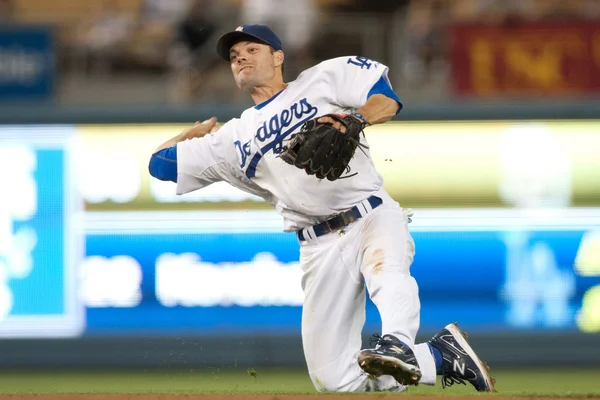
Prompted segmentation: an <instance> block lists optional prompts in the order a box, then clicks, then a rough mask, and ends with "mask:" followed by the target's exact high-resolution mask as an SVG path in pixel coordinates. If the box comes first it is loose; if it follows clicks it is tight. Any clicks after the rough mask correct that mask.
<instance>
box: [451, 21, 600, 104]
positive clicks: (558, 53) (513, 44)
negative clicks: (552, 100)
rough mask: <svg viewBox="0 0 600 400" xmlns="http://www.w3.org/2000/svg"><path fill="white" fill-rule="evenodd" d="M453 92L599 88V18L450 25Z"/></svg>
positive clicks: (546, 91) (574, 91)
mask: <svg viewBox="0 0 600 400" xmlns="http://www.w3.org/2000/svg"><path fill="white" fill-rule="evenodd" d="M451 33H452V35H451V37H452V52H451V58H452V60H451V68H452V86H453V91H454V93H455V94H457V95H476V96H499V95H501V96H510V95H540V94H544V95H572V94H590V93H600V23H587V22H582V23H580V22H577V23H525V24H519V25H511V26H486V25H457V26H454V27H453V28H452V32H451Z"/></svg>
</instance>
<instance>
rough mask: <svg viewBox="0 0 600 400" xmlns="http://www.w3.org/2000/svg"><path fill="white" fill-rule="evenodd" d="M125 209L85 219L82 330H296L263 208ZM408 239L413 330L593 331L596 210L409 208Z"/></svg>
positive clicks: (273, 231) (290, 239)
mask: <svg viewBox="0 0 600 400" xmlns="http://www.w3.org/2000/svg"><path fill="white" fill-rule="evenodd" d="M123 214H124V213H104V212H98V213H89V214H88V217H87V219H86V226H87V229H86V246H87V256H86V259H85V260H84V262H83V264H82V268H81V270H80V272H81V274H82V275H81V278H82V280H81V282H80V283H81V285H80V289H81V291H82V292H81V293H82V298H83V300H84V301H85V303H86V305H87V307H88V311H87V333H88V334H91V335H101V334H109V333H110V334H116V333H122V334H136V335H138V334H141V335H144V334H174V335H179V334H185V333H188V334H263V333H269V334H285V333H298V332H299V330H300V321H301V318H300V316H301V305H302V302H303V294H302V291H301V287H300V281H301V276H302V271H301V270H300V267H299V264H298V258H299V248H298V243H297V239H296V237H295V235H294V234H292V233H283V232H281V227H280V223H281V221H280V218H279V217H278V216H277V215H276V214H275V213H274V212H271V211H254V212H234V211H203V212H195V213H192V212H167V213H151V214H149V215H147V216H144V217H140V216H138V215H137V214H134V213H127V214H126V215H123ZM411 231H412V234H413V236H414V239H415V244H416V256H415V259H414V263H413V265H412V268H411V271H412V274H413V276H414V277H415V279H416V280H417V282H418V284H419V294H420V299H421V307H422V314H421V328H422V329H425V330H431V331H433V330H437V329H439V328H440V327H441V326H443V325H444V324H446V323H448V322H451V321H459V322H460V323H461V326H462V327H464V328H465V329H468V330H469V331H480V332H486V331H494V332H496V333H498V332H502V331H509V330H531V329H535V330H581V331H585V332H596V331H600V314H598V310H599V309H600V298H598V294H597V293H598V291H600V208H591V209H567V210H562V211H557V210H550V211H546V212H540V211H523V212H517V211H512V210H492V209H487V210H469V209H465V210H456V209H455V210H416V212H415V217H414V222H413V223H412V224H411ZM380 323H381V322H380V319H379V315H378V313H377V310H376V308H375V306H374V305H373V304H372V303H370V302H369V303H368V306H367V324H366V326H365V329H367V330H370V331H373V332H378V331H379V329H380Z"/></svg>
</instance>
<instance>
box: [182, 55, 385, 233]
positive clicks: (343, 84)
mask: <svg viewBox="0 0 600 400" xmlns="http://www.w3.org/2000/svg"><path fill="white" fill-rule="evenodd" d="M387 74H388V68H387V67H386V66H385V65H382V64H380V63H378V62H375V61H372V60H369V59H366V58H363V57H355V56H351V57H340V58H335V59H331V60H327V61H324V62H322V63H320V64H318V65H316V66H314V67H312V68H310V69H307V70H305V71H304V72H302V74H300V76H299V77H298V78H297V79H296V80H295V81H292V82H290V83H289V84H288V86H287V88H285V89H284V90H282V91H280V92H279V93H277V94H276V95H275V96H273V97H272V98H271V99H269V100H267V101H265V102H263V103H261V104H259V105H257V106H254V107H251V108H249V109H247V110H245V111H244V112H243V113H242V115H241V116H240V118H235V119H232V120H231V121H229V122H227V123H226V124H224V125H223V126H222V127H221V129H220V130H219V131H217V132H215V133H212V134H210V135H207V136H205V137H203V138H196V139H192V140H186V141H183V142H180V143H178V144H177V194H184V193H188V192H191V191H194V190H196V189H200V188H202V187H205V186H207V185H210V184H211V183H214V182H217V181H226V182H228V183H230V184H231V185H233V186H235V187H237V188H239V189H241V190H244V191H246V192H249V193H252V194H255V195H257V196H260V197H262V198H263V199H265V201H267V202H268V203H270V204H271V205H273V206H274V207H275V209H276V210H277V212H279V214H280V215H281V216H282V217H283V219H284V230H285V231H292V230H297V229H301V228H305V227H307V226H310V225H313V224H315V223H318V222H321V221H323V219H324V218H325V217H327V216H330V215H332V214H335V213H338V212H341V211H345V210H347V209H349V208H352V207H353V206H354V205H356V204H357V203H358V202H360V201H362V200H364V199H366V198H367V197H369V196H370V195H372V194H376V193H381V192H382V191H383V189H382V186H383V180H382V178H381V176H380V175H379V173H378V172H377V171H376V170H375V166H374V164H373V161H372V160H371V158H370V155H369V151H368V150H367V149H364V150H365V152H364V153H363V151H361V150H360V149H357V151H356V153H355V155H354V158H353V159H352V161H351V162H350V164H349V166H350V169H349V171H346V173H345V174H344V175H342V177H341V178H340V179H338V180H337V181H333V182H331V181H328V180H327V179H322V180H320V179H317V178H316V177H315V176H314V175H308V174H306V172H304V171H303V170H301V169H299V168H296V167H294V166H292V165H289V164H287V163H285V162H284V161H282V160H281V159H280V158H279V157H278V155H279V153H281V151H282V149H283V146H284V145H285V144H286V142H287V141H288V140H289V139H290V135H291V134H292V133H294V132H297V131H299V130H300V128H301V127H302V125H303V124H304V123H305V122H306V121H308V120H310V119H313V118H316V117H318V116H321V115H324V114H328V113H340V112H341V113H347V112H351V111H352V110H354V109H356V108H359V107H361V106H362V105H364V104H365V103H366V101H367V96H368V94H369V91H370V90H371V88H372V87H373V85H374V84H375V83H377V82H378V81H379V80H380V79H381V78H382V77H383V78H384V79H385V80H386V81H388V84H389V80H388V77H387ZM390 86H391V85H390ZM361 141H362V142H363V143H364V144H367V142H366V140H365V138H364V137H362V138H361Z"/></svg>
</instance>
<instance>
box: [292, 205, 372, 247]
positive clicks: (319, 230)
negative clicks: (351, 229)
mask: <svg viewBox="0 0 600 400" xmlns="http://www.w3.org/2000/svg"><path fill="white" fill-rule="evenodd" d="M367 201H368V202H369V204H370V205H371V208H377V207H379V206H380V205H381V204H382V203H383V200H381V199H380V198H379V197H377V196H371V197H369V198H368V199H367ZM361 217H362V214H361V213H360V211H359V210H358V206H354V207H352V208H351V209H349V210H348V211H344V212H341V213H339V214H337V215H336V216H334V217H332V218H330V219H328V220H325V221H323V222H321V223H320V224H317V225H313V227H312V228H313V231H314V232H315V235H316V237H319V236H323V235H325V234H327V233H331V232H334V231H337V230H339V229H342V228H343V227H345V226H347V225H349V224H350V223H352V222H354V221H356V220H357V219H359V218H361ZM304 229H306V228H304ZM304 229H300V230H298V231H296V235H298V239H299V240H300V241H305V240H306V239H305V238H304V233H303V232H302V231H303V230H304ZM308 234H309V236H310V233H308ZM311 239H314V238H313V237H311Z"/></svg>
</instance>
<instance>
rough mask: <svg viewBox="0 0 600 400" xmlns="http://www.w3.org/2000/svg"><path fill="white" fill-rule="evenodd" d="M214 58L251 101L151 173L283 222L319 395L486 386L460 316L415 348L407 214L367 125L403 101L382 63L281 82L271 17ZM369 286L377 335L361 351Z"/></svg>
mask: <svg viewBox="0 0 600 400" xmlns="http://www.w3.org/2000/svg"><path fill="white" fill-rule="evenodd" d="M217 53H218V55H219V56H220V57H221V58H222V59H223V60H225V61H227V62H229V63H230V66H231V70H232V72H233V77H234V79H235V82H236V84H237V86H238V87H239V88H240V89H241V90H244V91H247V92H248V93H249V94H250V96H251V97H252V100H253V101H254V103H255V106H253V107H251V108H248V109H247V110H245V111H244V112H243V113H242V114H241V116H240V117H239V118H234V119H232V120H230V121H229V122H227V123H225V124H224V125H223V126H221V127H219V126H218V125H217V124H216V119H215V118H211V119H209V120H206V121H204V122H202V123H196V125H195V126H193V127H191V128H189V129H187V130H185V131H183V132H181V133H180V134H179V135H177V136H175V137H173V138H172V139H170V140H168V141H166V142H165V143H163V144H162V145H160V146H159V147H158V148H157V149H156V152H155V153H154V154H153V155H152V156H151V158H150V162H149V171H150V174H151V175H152V176H154V177H155V178H157V179H160V180H165V181H172V182H175V183H176V184H177V186H176V192H177V194H184V193H188V192H191V191H194V190H197V189H200V188H203V187H206V186H208V185H210V184H211V183H214V182H218V181H226V182H228V183H229V184H231V185H233V186H235V187H237V188H239V189H241V190H244V191H246V192H249V193H252V194H255V195H257V196H260V197H262V198H263V199H264V200H265V201H266V202H268V203H269V204H271V205H272V206H273V207H274V208H275V209H276V210H277V212H278V213H279V214H280V215H281V216H282V217H283V222H284V231H287V232H294V234H295V235H296V236H297V238H298V242H299V245H300V265H301V268H302V270H303V278H302V282H301V284H302V289H303V291H304V294H305V300H304V305H303V313H302V342H303V348H304V354H305V358H306V363H307V366H308V371H309V374H310V377H311V379H312V382H313V383H314V385H315V387H316V389H317V390H318V391H340V392H358V391H374V390H381V391H383V390H389V391H401V390H403V389H405V388H406V387H407V386H408V385H417V384H419V383H423V384H428V385H434V384H435V383H436V375H442V385H443V387H446V386H449V385H452V384H454V383H462V384H465V383H466V382H469V383H470V384H472V385H473V386H474V387H475V389H476V390H478V391H494V382H493V379H492V378H491V377H490V375H489V372H488V369H487V366H486V365H485V364H484V363H483V362H482V361H481V360H480V359H479V358H478V357H477V355H476V354H475V352H474V351H473V349H472V348H471V347H470V346H469V344H468V343H467V341H466V340H465V336H463V334H462V333H461V332H460V330H459V329H458V327H457V325H456V324H449V325H447V326H446V327H445V328H444V329H443V330H442V331H441V332H439V333H438V334H437V335H435V336H434V337H433V338H432V339H431V340H429V341H428V342H426V343H421V344H416V345H415V336H416V334H417V330H418V328H419V312H420V302H419V297H418V288H417V283H416V282H415V280H414V278H413V277H412V276H411V275H410V266H411V264H412V261H413V256H414V253H415V249H414V242H413V239H412V237H411V234H410V232H409V229H408V223H409V215H408V213H406V212H403V209H402V208H401V207H400V205H399V204H398V203H397V202H395V201H394V200H393V199H392V198H391V197H390V196H389V195H388V193H386V191H385V190H384V189H383V181H382V178H381V176H380V175H379V173H378V172H377V171H376V169H375V167H374V164H373V160H372V159H371V157H370V154H369V150H368V143H367V140H366V139H365V136H364V133H363V129H364V128H365V127H367V126H369V125H374V124H380V123H384V122H386V121H389V120H390V119H391V118H393V117H394V116H395V115H397V114H398V112H399V111H400V109H401V108H402V103H401V101H400V99H399V98H398V96H397V95H396V93H394V91H393V89H392V87H391V85H390V82H389V80H388V68H387V67H386V66H385V65H383V64H381V63H379V62H377V61H373V60H370V59H367V58H365V57H358V56H349V57H340V58H334V59H330V60H327V61H324V62H321V63H320V64H318V65H316V66H314V67H312V68H309V69H307V70H305V71H304V72H302V73H301V74H300V75H299V76H298V78H297V79H296V80H294V81H292V82H288V83H285V82H284V80H283V78H282V74H283V68H284V60H285V56H284V52H283V47H282V43H281V40H280V39H279V38H278V37H277V35H276V34H275V33H274V32H273V31H272V30H271V29H270V28H269V27H267V26H265V25H243V26H240V27H238V28H237V29H236V30H235V31H232V32H229V33H227V34H225V35H223V36H222V37H221V38H220V39H219V41H218V43H217ZM217 129H218V130H217ZM365 285H366V288H367V289H368V291H369V295H370V297H371V299H372V301H373V302H374V303H375V305H376V306H377V308H378V311H379V313H380V315H381V320H382V331H383V332H382V333H383V336H379V335H377V336H376V337H375V338H374V341H375V343H374V348H371V349H364V350H361V331H362V328H363V325H364V323H365V301H366V290H365Z"/></svg>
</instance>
